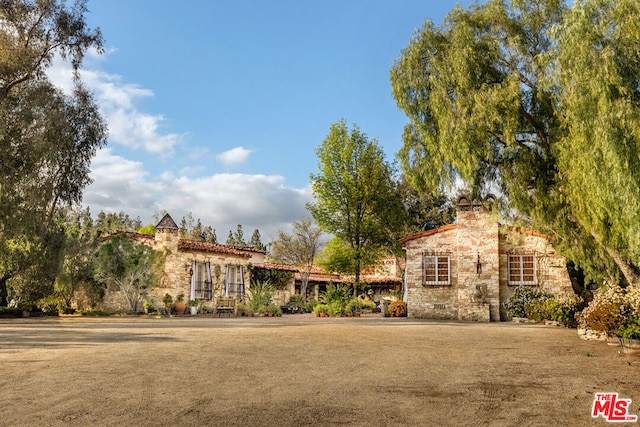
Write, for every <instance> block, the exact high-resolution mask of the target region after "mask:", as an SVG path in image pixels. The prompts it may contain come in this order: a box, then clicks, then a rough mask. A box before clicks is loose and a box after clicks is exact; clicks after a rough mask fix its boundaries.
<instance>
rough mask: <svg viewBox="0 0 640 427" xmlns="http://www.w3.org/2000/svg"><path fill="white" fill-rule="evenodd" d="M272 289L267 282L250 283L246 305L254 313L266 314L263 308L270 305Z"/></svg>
mask: <svg viewBox="0 0 640 427" xmlns="http://www.w3.org/2000/svg"><path fill="white" fill-rule="evenodd" d="M274 290H275V289H274V287H273V286H272V285H271V283H269V282H251V286H250V288H249V295H248V296H247V303H248V304H249V307H250V308H251V310H253V311H254V312H255V313H263V312H266V310H265V308H266V307H267V306H268V305H269V304H271V298H273V292H274Z"/></svg>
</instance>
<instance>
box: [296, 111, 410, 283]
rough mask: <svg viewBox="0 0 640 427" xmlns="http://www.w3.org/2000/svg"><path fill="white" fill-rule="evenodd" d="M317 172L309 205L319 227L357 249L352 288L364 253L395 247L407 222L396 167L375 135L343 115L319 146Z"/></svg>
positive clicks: (357, 276) (360, 268)
mask: <svg viewBox="0 0 640 427" xmlns="http://www.w3.org/2000/svg"><path fill="white" fill-rule="evenodd" d="M316 154H317V156H318V169H319V172H318V174H315V175H314V174H312V175H311V186H312V190H313V196H314V198H315V202H314V203H310V204H308V205H307V208H308V209H309V211H310V212H311V215H312V216H313V218H314V219H315V221H316V223H317V224H318V226H319V227H320V228H321V229H322V230H323V231H325V232H326V233H329V234H333V235H335V236H336V237H338V238H340V239H342V240H343V241H344V242H345V243H346V244H348V245H349V246H350V247H351V249H352V250H353V258H354V264H353V265H354V267H353V274H354V276H355V288H354V293H355V292H356V291H357V288H358V286H359V284H360V271H361V270H362V269H363V268H364V267H366V265H365V264H367V260H368V259H370V258H369V257H366V256H365V253H366V252H372V251H378V250H380V249H381V248H384V247H387V248H391V247H393V245H394V242H395V238H396V237H397V235H395V234H394V233H395V232H396V231H397V230H398V229H399V228H400V227H401V225H402V224H403V215H404V212H403V210H402V206H401V203H400V198H399V195H398V192H397V191H396V182H395V180H394V179H393V169H392V168H391V165H390V164H389V163H387V162H386V160H385V156H384V152H383V151H382V148H381V147H380V146H379V145H378V143H377V141H376V140H375V139H369V138H368V137H367V135H366V134H364V133H362V132H361V131H360V129H359V128H358V126H357V125H355V124H354V125H353V126H352V127H351V129H348V127H347V125H346V123H345V121H344V120H341V121H339V122H337V123H334V124H333V125H331V127H330V129H329V134H328V135H327V137H326V138H325V139H324V141H323V142H322V144H320V146H319V147H318V149H317V150H316Z"/></svg>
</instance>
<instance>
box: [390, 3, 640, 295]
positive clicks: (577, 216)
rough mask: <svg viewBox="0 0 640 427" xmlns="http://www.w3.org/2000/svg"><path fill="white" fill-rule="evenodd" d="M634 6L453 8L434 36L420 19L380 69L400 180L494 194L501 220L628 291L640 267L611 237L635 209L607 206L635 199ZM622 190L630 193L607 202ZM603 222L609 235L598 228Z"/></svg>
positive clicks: (621, 234)
mask: <svg viewBox="0 0 640 427" xmlns="http://www.w3.org/2000/svg"><path fill="white" fill-rule="evenodd" d="M637 9H638V6H637V4H636V3H635V2H633V1H621V2H613V1H603V0H586V1H575V2H574V4H573V7H572V9H571V10H569V9H567V7H566V5H565V3H564V2H563V1H560V0H514V1H512V2H506V1H503V0H491V1H489V2H487V3H486V4H482V5H473V6H471V7H469V8H468V9H467V10H465V9H462V8H461V7H456V8H455V9H454V10H452V11H451V12H450V13H449V14H448V15H447V17H446V18H445V21H444V23H443V24H442V25H441V26H439V27H436V26H435V25H434V24H433V23H432V22H430V21H427V22H425V24H424V26H423V27H422V28H421V29H420V30H419V31H417V32H416V34H415V35H414V37H413V38H412V40H411V42H410V44H409V46H408V47H407V48H406V49H404V50H403V52H402V56H401V57H400V58H399V59H398V60H397V61H396V63H395V64H394V66H393V68H392V70H391V81H392V86H393V93H394V97H395V99H396V101H397V103H398V105H399V106H400V108H402V109H403V110H404V111H405V112H406V114H407V115H408V116H409V118H410V123H409V124H408V125H407V127H406V128H405V133H404V146H403V148H402V149H401V151H400V153H399V156H400V159H401V163H402V167H403V169H404V170H405V171H406V172H407V174H408V175H409V176H410V177H411V181H412V184H414V185H415V186H417V187H418V188H426V187H431V188H438V187H440V188H443V187H447V186H451V185H452V184H453V183H454V182H455V181H456V179H458V178H460V179H462V181H464V182H465V183H466V184H467V185H468V186H470V187H471V188H472V189H473V190H474V192H475V193H484V192H488V191H491V190H492V189H495V188H497V189H499V191H500V192H501V193H502V195H503V196H504V199H505V200H506V201H507V205H506V208H508V211H509V212H516V213H517V214H518V215H519V217H520V218H524V219H526V220H527V221H529V222H530V225H531V226H532V227H534V228H537V229H539V230H540V231H542V232H545V233H547V234H550V235H552V236H553V237H554V238H555V240H554V241H555V244H556V246H557V247H558V248H559V249H560V250H561V251H562V252H563V253H564V254H565V255H567V256H568V257H569V258H570V259H572V260H573V261H574V263H575V264H576V265H577V266H579V267H581V268H582V269H584V270H585V272H586V273H587V274H588V276H589V277H590V278H592V279H600V278H603V277H605V278H609V279H610V280H613V281H615V280H617V277H618V272H622V273H623V274H624V275H625V277H626V278H627V280H628V281H629V282H631V283H635V282H637V274H635V272H637V268H636V267H637V266H638V265H640V264H639V263H638V262H637V261H638V258H637V257H636V258H635V259H634V258H633V257H632V255H633V254H632V253H631V251H625V247H626V248H630V247H631V244H630V243H631V241H630V240H628V237H629V233H628V232H627V231H628V230H632V228H626V230H627V231H623V230H625V227H627V226H626V225H625V224H628V223H629V222H631V221H632V220H633V218H632V215H637V212H638V210H637V209H629V211H631V210H633V212H634V213H633V214H631V212H629V211H627V212H622V209H618V208H617V207H622V206H623V205H624V204H625V203H627V202H628V200H626V197H625V196H628V197H629V198H631V199H633V200H632V201H630V203H632V205H633V204H636V203H638V197H637V195H635V194H631V193H633V191H636V190H637V188H638V185H637V181H636V179H635V178H634V175H635V176H636V177H637V176H638V170H639V169H638V168H635V170H632V167H633V166H632V165H634V164H635V163H636V162H637V160H638V152H637V142H634V141H637V139H636V137H635V132H636V131H633V132H631V131H630V129H638V124H639V123H638V122H637V121H636V119H635V118H634V114H637V113H634V112H633V110H637V102H638V96H637V87H638V79H637V67H636V68H634V63H635V62H634V61H637V58H634V55H633V53H632V52H634V49H635V51H637V46H636V44H637V34H638V33H637V22H638V13H637ZM598 16H600V17H601V19H600V18H598ZM592 25H593V26H594V27H593V28H592ZM625 34H626V35H627V36H624V35H625ZM634 38H635V39H634ZM633 70H635V71H633ZM604 87H606V88H608V89H609V91H606V90H603V88H604ZM612 103H614V104H615V103H617V104H616V105H617V106H618V108H617V109H614V110H613V111H612V110H610V109H609V105H611V104H612ZM601 114H602V115H603V116H604V117H602V116H601ZM616 114H617V115H618V116H616ZM615 117H618V119H615ZM615 120H617V122H616V123H615V124H616V125H614V122H615ZM623 124H624V125H625V126H626V127H625V126H622V125H623ZM612 125H613V126H612ZM576 126H579V127H580V129H581V130H579V129H577V128H576ZM603 133H606V134H607V136H606V137H605V138H604V141H603V138H602V136H603ZM623 135H624V136H623ZM580 140H581V142H579V141H580ZM599 147H603V149H601V148H599ZM600 150H601V152H602V153H605V152H606V153H607V155H605V156H599V157H598V155H597V154H598V151H600ZM594 151H595V152H596V156H595V157H593V154H594ZM608 156H613V157H614V158H615V162H614V163H608V161H609V159H608ZM625 158H626V159H627V160H626V161H628V162H629V164H628V165H627V166H626V167H619V166H620V164H621V163H622V164H623V165H624V161H625V160H624V159H625ZM616 162H617V163H616ZM607 163H608V164H607ZM605 169H608V170H606V171H605ZM600 170H602V171H603V172H604V176H603V175H600V176H599V177H598V178H595V177H593V176H590V175H591V174H596V175H598V174H599V172H598V171H600ZM611 180H613V181H614V183H611V182H607V183H604V182H603V181H611ZM615 183H620V185H619V186H618V188H616V189H614V188H612V185H615ZM624 183H627V185H628V184H631V185H630V186H629V187H632V188H633V189H634V190H632V191H627V192H626V193H621V192H619V191H618V190H619V189H620V188H621V186H623V185H625V184H624ZM587 184H588V185H587ZM627 189H628V188H627ZM587 193H588V194H587ZM621 196H622V197H621ZM611 199H616V200H617V202H615V203H614V204H613V206H616V208H612V207H608V206H609V203H611V202H612V201H611ZM632 205H629V206H632ZM630 215H631V216H630ZM613 216H615V217H616V219H615V220H613V221H614V222H616V225H617V226H616V228H614V229H611V228H609V229H606V227H605V224H606V223H607V221H611V217H613ZM618 220H620V221H618ZM596 223H597V224H596ZM636 224H637V221H636ZM625 240H626V242H625ZM635 247H636V248H637V245H635ZM614 263H615V265H617V266H618V267H619V269H616V268H615V266H614Z"/></svg>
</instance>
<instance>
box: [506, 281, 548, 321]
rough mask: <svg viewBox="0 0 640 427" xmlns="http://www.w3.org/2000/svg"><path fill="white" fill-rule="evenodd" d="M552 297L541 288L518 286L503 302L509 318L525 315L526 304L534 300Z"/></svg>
mask: <svg viewBox="0 0 640 427" xmlns="http://www.w3.org/2000/svg"><path fill="white" fill-rule="evenodd" d="M551 298H553V295H551V294H550V293H547V292H544V291H543V290H542V289H538V288H533V287H530V286H520V287H518V288H517V289H516V291H515V292H514V293H513V295H511V296H510V297H509V299H508V300H507V302H506V303H505V308H506V309H507V314H508V316H509V318H510V319H511V318H513V317H527V304H530V303H531V302H533V301H535V300H548V299H551Z"/></svg>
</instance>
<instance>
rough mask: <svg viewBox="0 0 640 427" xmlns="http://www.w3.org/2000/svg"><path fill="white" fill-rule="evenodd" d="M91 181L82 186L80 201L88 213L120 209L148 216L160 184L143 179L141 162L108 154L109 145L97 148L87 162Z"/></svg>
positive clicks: (134, 214)
mask: <svg viewBox="0 0 640 427" xmlns="http://www.w3.org/2000/svg"><path fill="white" fill-rule="evenodd" d="M91 178H92V179H93V183H92V184H90V185H89V186H88V187H87V188H85V190H84V197H83V204H84V205H87V206H90V207H91V212H92V213H94V214H95V213H98V212H100V211H101V210H104V211H105V212H120V211H123V212H125V213H127V214H129V216H131V217H133V218H135V217H137V216H139V217H140V218H150V217H151V216H152V215H153V213H154V211H156V210H159V209H158V208H157V206H156V200H157V195H158V194H159V193H160V191H161V187H159V186H158V184H157V183H154V182H149V181H148V180H147V172H146V171H145V170H144V167H143V164H142V163H140V162H135V161H132V160H127V159H125V158H123V157H120V156H116V155H114V154H112V151H111V149H109V148H106V149H103V150H100V151H98V153H97V154H96V157H95V158H94V159H93V161H92V163H91Z"/></svg>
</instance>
